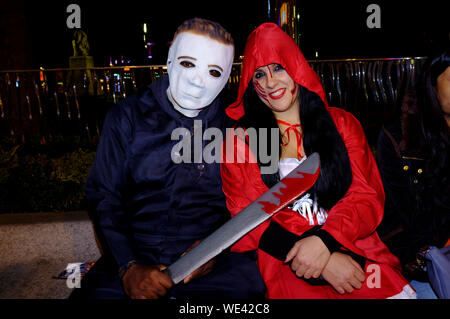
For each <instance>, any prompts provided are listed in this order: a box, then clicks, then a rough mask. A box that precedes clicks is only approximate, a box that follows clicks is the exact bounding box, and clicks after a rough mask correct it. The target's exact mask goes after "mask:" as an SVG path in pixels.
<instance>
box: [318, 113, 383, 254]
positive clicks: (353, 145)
mask: <svg viewBox="0 0 450 319" xmlns="http://www.w3.org/2000/svg"><path fill="white" fill-rule="evenodd" d="M329 111H330V114H331V116H332V117H333V119H334V121H335V123H336V127H337V129H338V131H339V134H340V135H341V137H342V139H343V141H344V143H345V145H346V147H347V150H348V155H349V158H350V164H351V169H352V174H353V181H352V184H351V185H350V187H349V189H348V191H347V193H346V194H345V195H344V197H343V198H342V199H341V200H340V201H339V202H338V203H337V204H336V205H335V206H333V208H332V209H331V210H330V211H329V212H328V218H327V221H326V222H325V224H324V225H323V227H322V229H323V230H326V231H327V232H328V233H329V234H331V235H332V236H333V237H334V238H335V239H336V240H338V241H339V242H340V243H341V244H342V245H343V246H345V247H347V248H348V249H350V250H352V251H354V252H356V253H359V254H362V255H364V256H367V257H369V258H370V257H372V258H373V257H374V256H370V253H369V256H368V254H367V253H365V252H367V250H371V249H373V248H375V246H377V247H378V248H381V247H380V246H379V245H375V246H373V244H375V242H374V240H375V241H379V239H378V235H377V234H376V233H374V232H375V229H376V228H377V226H378V225H379V224H380V222H381V219H382V218H383V208H384V190H383V184H382V181H381V177H380V174H379V171H378V167H377V164H376V162H375V159H374V157H373V154H372V151H371V150H370V147H369V144H368V143H367V140H366V137H365V134H364V131H363V129H362V127H361V125H360V123H359V122H358V120H357V119H356V118H355V117H354V116H353V115H352V114H350V113H348V112H346V111H344V110H342V109H336V108H329ZM371 235H375V237H376V238H372V239H373V240H367V239H368V238H367V237H369V236H371ZM377 239H378V240H377ZM383 246H384V245H383Z"/></svg>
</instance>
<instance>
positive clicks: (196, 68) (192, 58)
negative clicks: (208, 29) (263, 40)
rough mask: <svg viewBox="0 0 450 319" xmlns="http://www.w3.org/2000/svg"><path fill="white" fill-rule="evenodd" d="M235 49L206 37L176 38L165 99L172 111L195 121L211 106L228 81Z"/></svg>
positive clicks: (170, 52) (171, 48)
mask: <svg viewBox="0 0 450 319" xmlns="http://www.w3.org/2000/svg"><path fill="white" fill-rule="evenodd" d="M233 57H234V47H233V46H232V45H226V44H223V43H220V42H218V41H216V40H214V39H212V38H209V37H208V36H206V35H198V34H195V33H192V32H182V33H180V34H178V36H177V37H176V39H175V41H174V42H173V44H172V46H171V47H170V49H169V56H168V58H167V71H168V74H169V88H168V89H167V96H168V98H169V100H170V101H171V102H172V104H173V106H174V108H175V109H176V110H177V111H179V112H180V113H182V114H183V115H185V116H188V117H195V116H197V115H198V113H200V111H201V110H202V109H203V108H205V107H206V106H208V105H210V104H211V103H212V102H213V101H214V99H215V98H216V97H217V95H218V94H219V93H220V91H222V89H223V88H224V86H225V84H226V83H227V81H228V78H229V76H230V72H231V66H232V64H233Z"/></svg>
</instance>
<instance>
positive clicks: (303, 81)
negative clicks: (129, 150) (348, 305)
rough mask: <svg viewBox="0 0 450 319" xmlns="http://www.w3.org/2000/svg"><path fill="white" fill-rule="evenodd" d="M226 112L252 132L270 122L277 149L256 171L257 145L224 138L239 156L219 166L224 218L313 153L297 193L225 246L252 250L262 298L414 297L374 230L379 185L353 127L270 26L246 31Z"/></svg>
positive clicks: (379, 211)
mask: <svg viewBox="0 0 450 319" xmlns="http://www.w3.org/2000/svg"><path fill="white" fill-rule="evenodd" d="M226 112H227V114H228V115H229V116H230V117H231V118H233V119H235V120H237V127H241V128H243V129H244V130H245V129H248V128H255V129H256V132H257V134H258V138H262V137H261V136H262V134H260V133H259V132H260V129H261V128H276V130H275V131H276V132H277V135H278V136H277V137H276V138H278V141H279V143H278V145H277V146H279V148H278V150H272V154H280V156H279V158H278V156H277V158H276V160H277V161H278V160H279V162H278V171H277V172H276V173H274V174H267V173H263V168H264V166H267V163H265V161H263V160H262V158H260V154H259V153H260V152H259V151H258V152H256V153H258V154H256V153H252V152H251V150H250V147H249V143H246V142H243V141H246V139H241V140H240V141H241V142H239V139H235V138H234V136H233V146H232V148H231V149H232V150H233V151H234V154H233V155H237V156H238V158H239V157H240V158H243V159H245V162H244V163H242V161H240V163H235V162H231V161H229V162H226V161H224V163H223V164H222V166H221V172H222V180H223V190H224V193H225V195H226V196H227V205H228V208H229V210H230V212H231V214H232V216H234V215H236V214H237V213H239V212H240V211H241V210H242V209H243V208H245V207H246V206H247V205H249V204H250V203H251V202H253V201H254V200H255V199H256V198H258V197H259V196H260V195H261V194H263V193H264V192H265V191H267V190H268V189H269V188H270V187H271V186H272V185H274V184H275V183H277V182H278V181H279V180H280V179H282V178H283V177H284V176H286V175H287V174H288V173H289V172H290V171H291V170H292V169H293V168H294V167H295V166H297V165H298V164H299V163H300V162H301V161H302V159H305V158H306V157H307V156H308V155H310V154H311V153H313V152H318V153H319V155H320V161H321V163H320V165H321V166H320V175H319V178H318V180H317V182H316V183H315V185H314V186H313V187H312V188H311V189H310V190H309V191H308V192H307V194H306V195H304V196H302V197H301V198H299V199H298V200H297V201H295V202H294V203H292V204H291V205H290V206H288V208H285V209H283V210H281V211H280V212H278V213H277V214H276V215H275V216H274V217H273V218H272V219H271V220H268V221H266V222H264V223H263V224H261V225H260V226H258V227H257V228H255V229H254V230H252V231H251V232H250V233H248V234H247V235H246V236H244V237H243V238H241V239H240V240H239V241H238V242H237V243H236V244H235V245H234V246H233V247H232V250H234V251H238V252H244V251H251V250H257V253H258V265H259V269H260V271H261V273H262V276H263V278H264V280H265V283H266V286H267V297H268V298H390V297H394V298H395V297H398V298H415V292H414V290H413V289H412V288H411V287H410V285H409V284H408V282H407V281H406V280H405V279H404V278H403V277H402V276H401V274H400V269H399V268H400V265H399V262H398V259H397V258H396V257H395V256H394V255H392V254H391V253H390V252H389V250H388V249H387V247H386V246H385V245H384V244H383V243H382V242H381V240H380V239H379V237H378V235H377V233H376V231H375V229H376V228H377V226H378V224H379V223H380V221H381V219H382V216H383V205H384V191H383V186H382V183H381V180H380V176H379V172H378V168H377V166H376V163H375V160H374V158H373V156H372V153H371V151H370V148H369V146H368V144H367V141H366V138H365V135H364V132H363V130H362V128H361V125H360V124H359V122H358V121H357V120H356V119H355V118H354V117H353V116H352V115H351V114H350V113H348V112H346V111H344V110H342V109H339V108H333V107H328V105H327V101H326V98H325V92H324V90H323V88H322V85H321V83H320V80H319V78H318V77H317V75H316V73H315V72H314V71H313V70H312V69H311V67H310V66H309V65H308V63H307V61H306V60H305V58H304V57H303V54H302V53H301V51H300V49H299V48H298V46H297V45H296V44H295V42H294V41H293V40H292V39H291V38H290V37H289V36H288V35H287V34H286V33H284V32H283V31H282V30H281V29H280V28H279V27H278V26H277V25H275V24H273V23H264V24H262V25H261V26H259V27H258V28H257V29H256V30H254V31H253V32H252V33H251V34H250V36H249V37H248V39H247V44H246V47H245V53H244V61H243V65H242V74H241V79H240V84H239V90H238V98H237V100H236V102H235V103H233V104H232V105H230V106H229V107H228V108H227V110H226ZM230 140H231V136H227V142H230ZM269 140H271V138H270V137H269V138H268V139H267V144H269ZM258 142H259V143H260V144H259V145H261V141H258ZM224 149H229V148H224ZM277 151H278V152H277ZM226 158H227V159H229V158H234V156H233V157H228V156H227V157H226ZM252 159H253V160H252Z"/></svg>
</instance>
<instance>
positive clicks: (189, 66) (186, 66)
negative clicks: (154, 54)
mask: <svg viewBox="0 0 450 319" xmlns="http://www.w3.org/2000/svg"><path fill="white" fill-rule="evenodd" d="M180 65H181V66H183V67H185V68H187V69H190V68H193V67H195V64H194V63H192V62H189V61H181V62H180Z"/></svg>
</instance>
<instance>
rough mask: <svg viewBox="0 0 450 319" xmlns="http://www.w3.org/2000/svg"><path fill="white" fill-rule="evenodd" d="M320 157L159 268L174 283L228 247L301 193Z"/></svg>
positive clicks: (312, 157) (316, 171) (308, 161)
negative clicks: (171, 262)
mask: <svg viewBox="0 0 450 319" xmlns="http://www.w3.org/2000/svg"><path fill="white" fill-rule="evenodd" d="M319 169H320V157H319V154H318V153H313V154H311V155H310V156H308V158H307V159H306V160H304V161H303V162H302V163H300V164H299V165H298V166H297V167H296V168H295V169H294V170H293V171H291V172H290V173H289V174H288V175H287V176H286V177H285V178H283V179H282V180H281V181H280V182H278V183H277V184H276V185H274V186H273V187H271V188H270V189H269V190H268V191H267V192H265V193H264V194H262V195H261V196H260V197H258V198H257V199H256V200H255V201H254V202H252V203H251V204H250V205H248V206H247V207H246V208H244V209H243V210H242V211H241V212H239V214H237V215H236V216H235V217H233V218H231V219H230V220H228V221H227V222H226V223H225V224H223V225H222V226H221V227H219V228H218V229H217V230H216V231H214V232H213V233H212V234H211V235H209V236H208V237H206V238H205V239H204V240H203V241H201V242H200V244H198V245H197V246H195V247H194V248H192V249H191V250H190V251H188V252H187V253H186V254H185V255H183V256H182V257H180V258H179V259H178V260H177V261H176V262H174V263H173V264H172V265H170V266H169V267H168V268H166V269H165V270H163V272H165V273H166V274H168V275H169V276H170V278H171V279H172V281H173V282H174V283H175V284H177V283H179V282H180V281H182V280H183V279H184V278H186V277H187V276H188V275H190V274H191V273H192V272H193V271H194V270H196V269H197V268H199V267H201V266H202V265H203V264H205V263H206V262H208V261H209V260H211V259H212V258H214V257H215V256H217V255H218V254H220V253H221V252H222V251H223V250H225V249H227V248H228V247H230V246H231V245H232V244H233V243H235V242H236V241H237V240H238V239H240V238H241V237H242V236H244V235H245V234H247V233H248V232H249V231H251V230H252V229H254V228H255V227H256V226H258V225H260V224H261V223H262V222H264V221H265V220H267V219H269V218H270V217H271V216H273V215H274V214H275V213H276V212H278V211H279V210H281V209H282V208H283V207H285V206H286V205H288V204H289V203H291V202H292V201H293V200H295V199H297V198H298V197H300V196H301V195H303V194H304V193H305V192H306V191H307V190H308V189H310V188H311V187H312V186H313V185H314V183H315V182H316V180H317V177H318V176H319Z"/></svg>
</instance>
